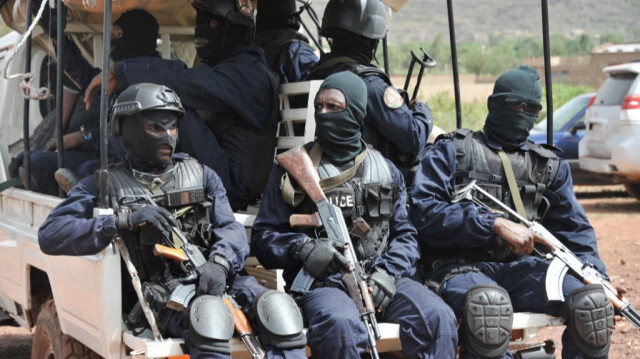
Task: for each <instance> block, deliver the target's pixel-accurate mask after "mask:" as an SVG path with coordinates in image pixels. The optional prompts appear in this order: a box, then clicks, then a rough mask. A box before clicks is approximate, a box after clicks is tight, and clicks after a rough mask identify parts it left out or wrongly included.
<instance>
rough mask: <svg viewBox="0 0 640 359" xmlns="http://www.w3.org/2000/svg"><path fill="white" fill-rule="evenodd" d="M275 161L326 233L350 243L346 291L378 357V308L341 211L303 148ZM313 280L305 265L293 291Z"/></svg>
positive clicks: (303, 289)
mask: <svg viewBox="0 0 640 359" xmlns="http://www.w3.org/2000/svg"><path fill="white" fill-rule="evenodd" d="M276 161H278V164H279V165H280V166H281V167H282V168H283V169H284V170H285V171H287V172H288V173H289V175H290V176H291V177H292V178H293V179H294V180H295V181H296V182H297V183H298V185H299V186H300V188H301V189H302V190H303V191H304V193H306V194H307V196H309V198H310V199H311V200H312V201H313V202H314V203H315V204H316V207H317V208H318V217H319V219H320V222H321V223H322V225H323V227H324V230H325V231H326V232H327V237H329V238H330V239H332V240H336V241H340V242H343V243H346V244H347V246H348V249H347V250H346V251H345V253H344V254H345V257H346V258H347V260H348V261H349V264H350V266H351V267H352V268H353V271H348V270H343V271H342V283H343V284H344V285H345V287H346V288H347V293H348V294H349V296H350V297H351V299H353V301H354V303H355V304H356V307H357V308H358V312H359V313H360V318H361V319H362V321H363V322H364V323H365V325H366V327H367V334H368V339H369V347H370V350H371V356H372V357H373V358H376V359H378V358H379V356H378V351H377V348H376V342H377V340H378V339H379V338H380V329H379V328H378V322H377V321H376V316H375V307H374V305H373V299H372V298H371V294H370V293H369V287H368V285H367V281H366V275H365V272H364V270H363V269H362V266H361V265H360V262H359V261H358V258H357V257H356V253H355V250H354V246H353V243H351V237H350V236H349V231H348V230H347V225H346V223H345V222H344V217H343V216H342V210H341V209H340V208H339V207H338V206H336V205H334V204H331V203H330V202H329V201H328V200H327V197H326V196H325V194H324V192H323V191H322V188H321V187H320V178H319V177H318V172H317V171H316V169H315V167H314V166H313V164H312V162H311V158H310V157H309V154H308V153H307V151H306V150H305V149H304V147H297V148H294V149H292V150H289V151H287V152H284V153H282V154H280V155H278V156H276ZM295 218H296V217H294V218H292V219H290V221H291V220H294V221H295ZM293 225H296V223H292V226H293ZM314 279H315V278H314V277H313V276H311V275H310V274H309V273H308V272H307V271H306V270H304V268H303V269H301V270H300V272H298V275H297V276H296V278H295V279H294V281H293V283H292V286H291V290H292V291H297V292H300V293H305V292H308V291H309V288H310V287H311V284H312V283H313V281H314Z"/></svg>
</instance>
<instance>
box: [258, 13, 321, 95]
mask: <svg viewBox="0 0 640 359" xmlns="http://www.w3.org/2000/svg"><path fill="white" fill-rule="evenodd" d="M299 28H300V22H299V20H298V16H297V15H296V0H262V1H259V2H258V15H257V17H256V45H258V46H261V47H262V48H263V49H264V53H265V57H266V59H267V64H268V65H269V67H271V69H272V70H273V71H275V72H276V73H277V74H278V76H279V77H280V83H283V84H284V83H289V82H298V81H301V80H302V79H303V78H305V77H307V75H309V73H310V72H311V70H313V68H314V67H315V66H316V65H317V64H318V56H316V54H315V52H314V51H313V48H311V46H309V39H307V37H306V36H305V35H303V34H301V33H300V32H298V29H299Z"/></svg>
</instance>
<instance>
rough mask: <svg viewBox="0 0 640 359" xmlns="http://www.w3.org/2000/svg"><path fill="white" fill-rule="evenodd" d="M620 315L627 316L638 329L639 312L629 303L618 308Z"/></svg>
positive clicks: (639, 326)
mask: <svg viewBox="0 0 640 359" xmlns="http://www.w3.org/2000/svg"><path fill="white" fill-rule="evenodd" d="M620 315H622V316H623V317H625V318H627V320H629V321H630V322H631V324H633V325H634V326H635V327H636V328H638V329H640V313H639V312H638V311H637V310H636V308H634V307H633V306H632V305H631V304H627V306H626V307H624V308H622V309H620Z"/></svg>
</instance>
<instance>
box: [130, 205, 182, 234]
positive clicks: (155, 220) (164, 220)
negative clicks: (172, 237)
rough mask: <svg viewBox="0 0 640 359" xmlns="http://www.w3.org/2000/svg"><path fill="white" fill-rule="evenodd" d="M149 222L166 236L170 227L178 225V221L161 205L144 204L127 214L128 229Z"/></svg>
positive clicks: (169, 231)
mask: <svg viewBox="0 0 640 359" xmlns="http://www.w3.org/2000/svg"><path fill="white" fill-rule="evenodd" d="M145 224H150V225H151V226H153V227H155V228H156V229H158V230H159V231H160V232H162V234H164V235H165V236H168V234H169V233H171V227H175V226H177V225H178V221H176V219H175V218H174V217H173V215H171V213H169V211H167V210H166V209H164V208H162V207H154V206H150V205H147V206H144V207H142V208H140V209H138V210H137V211H135V212H132V213H129V215H127V225H128V227H129V229H133V228H135V227H140V226H144V225H145ZM167 238H168V237H167Z"/></svg>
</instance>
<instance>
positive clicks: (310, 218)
mask: <svg viewBox="0 0 640 359" xmlns="http://www.w3.org/2000/svg"><path fill="white" fill-rule="evenodd" d="M289 225H290V226H291V227H293V228H295V227H316V228H317V227H320V226H322V221H321V220H320V216H319V215H318V212H315V213H311V214H292V215H291V216H290V217H289Z"/></svg>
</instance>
